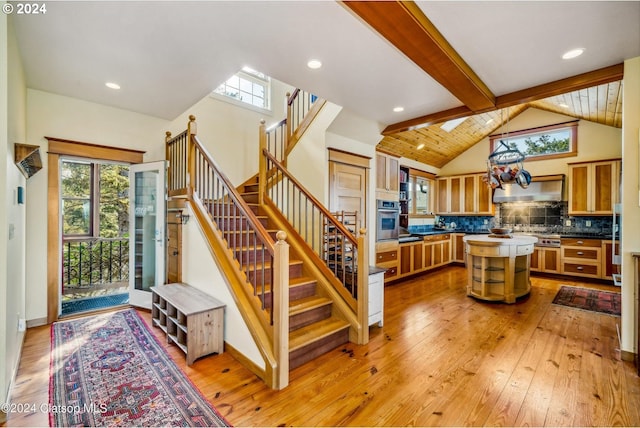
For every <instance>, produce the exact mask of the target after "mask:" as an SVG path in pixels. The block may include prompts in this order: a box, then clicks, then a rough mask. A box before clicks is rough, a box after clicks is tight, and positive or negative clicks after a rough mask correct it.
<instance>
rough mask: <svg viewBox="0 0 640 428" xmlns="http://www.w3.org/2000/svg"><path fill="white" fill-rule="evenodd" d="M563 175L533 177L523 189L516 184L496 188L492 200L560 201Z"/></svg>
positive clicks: (498, 201) (495, 201) (497, 202)
mask: <svg viewBox="0 0 640 428" xmlns="http://www.w3.org/2000/svg"><path fill="white" fill-rule="evenodd" d="M563 188H564V175H562V174H561V175H552V176H541V177H533V179H532V180H531V184H529V187H527V188H526V189H523V188H522V187H520V186H519V185H517V184H511V185H507V186H505V188H504V189H496V190H495V191H494V193H493V202H494V203H496V204H499V203H502V202H530V201H562V200H563V199H562V195H563V193H562V192H563Z"/></svg>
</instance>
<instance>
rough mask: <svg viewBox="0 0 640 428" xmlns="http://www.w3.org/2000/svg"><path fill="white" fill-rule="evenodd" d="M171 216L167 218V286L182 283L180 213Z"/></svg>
mask: <svg viewBox="0 0 640 428" xmlns="http://www.w3.org/2000/svg"><path fill="white" fill-rule="evenodd" d="M172 214H173V213H172ZM172 214H171V215H169V216H168V217H167V236H168V238H169V239H168V242H167V284H171V283H176V282H182V211H178V212H177V215H172Z"/></svg>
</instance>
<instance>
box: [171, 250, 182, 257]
mask: <svg viewBox="0 0 640 428" xmlns="http://www.w3.org/2000/svg"><path fill="white" fill-rule="evenodd" d="M178 254H180V253H179V252H177V251H174V252H173V253H172V254H171V255H172V256H177V255H178Z"/></svg>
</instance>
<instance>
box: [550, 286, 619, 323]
mask: <svg viewBox="0 0 640 428" xmlns="http://www.w3.org/2000/svg"><path fill="white" fill-rule="evenodd" d="M620 297H621V296H620V293H612V292H609V291H600V290H593V289H590V288H580V287H570V286H567V285H563V286H562V287H560V290H559V291H558V294H556V297H555V298H554V299H553V303H555V304H556V305H562V306H569V307H572V308H577V309H583V310H586V311H593V312H601V313H603V314H609V315H616V316H620V306H621V303H620V302H621V299H620Z"/></svg>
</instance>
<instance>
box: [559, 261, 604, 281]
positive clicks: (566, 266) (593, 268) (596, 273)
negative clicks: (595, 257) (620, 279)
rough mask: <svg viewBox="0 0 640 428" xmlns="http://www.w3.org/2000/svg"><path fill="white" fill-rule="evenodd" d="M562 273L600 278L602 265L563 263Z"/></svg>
mask: <svg viewBox="0 0 640 428" xmlns="http://www.w3.org/2000/svg"><path fill="white" fill-rule="evenodd" d="M562 273H564V274H568V275H583V276H593V277H596V278H597V277H600V265H599V264H587V263H566V262H565V263H563V264H562Z"/></svg>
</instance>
